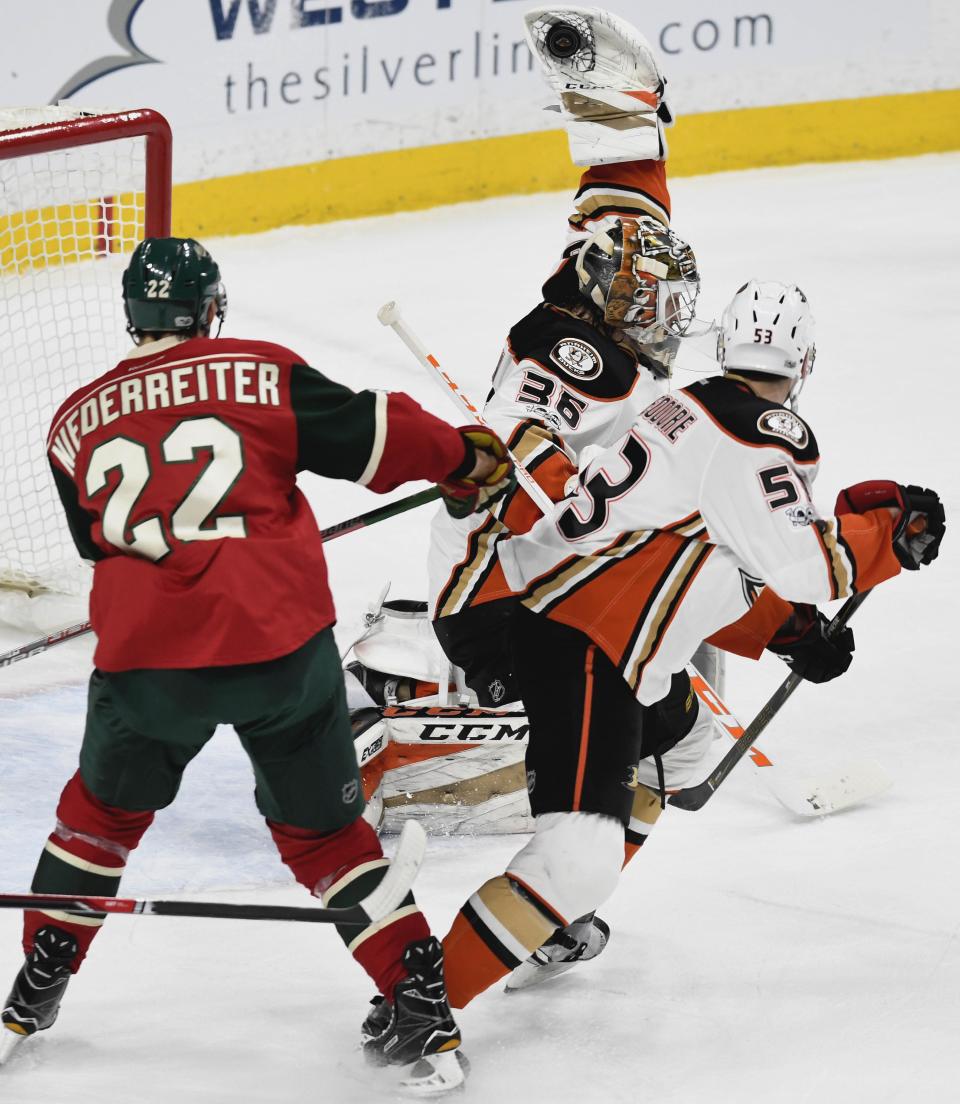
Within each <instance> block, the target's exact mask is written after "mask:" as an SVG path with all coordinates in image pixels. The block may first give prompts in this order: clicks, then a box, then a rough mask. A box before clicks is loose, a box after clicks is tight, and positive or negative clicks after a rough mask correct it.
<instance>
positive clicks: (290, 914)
mask: <svg viewBox="0 0 960 1104" xmlns="http://www.w3.org/2000/svg"><path fill="white" fill-rule="evenodd" d="M426 842H427V836H426V833H425V832H424V830H423V828H422V827H421V825H419V824H418V823H417V822H416V821H413V820H408V821H406V822H405V823H404V826H403V830H402V831H401V832H400V838H399V840H398V842H397V850H396V853H395V854H394V856H393V858H392V859H391V860H390V865H389V866H388V868H387V873H386V874H385V875H384V876H383V879H382V880H381V882H380V884H379V885H378V886H377V887H376V889H374V890H373V891H372V892H371V893H368V894H367V896H366V897H364V898H363V900H362V901H360V902H358V903H357V904H355V905H350V906H349V907H348V908H302V907H298V906H289V907H288V906H286V905H228V904H222V903H220V902H217V901H150V900H137V899H135V898H132V897H87V896H71V895H69V894H51V893H21V894H16V893H2V894H0V908H5V909H54V910H56V911H58V912H67V913H71V914H73V915H77V916H100V915H102V914H104V913H106V914H107V915H108V916H124V915H125V916H191V917H202V918H204V919H207V918H210V919H221V920H296V921H300V922H301V923H308V924H343V925H346V926H354V927H362V928H365V927H368V926H369V925H370V924H375V923H376V922H377V921H378V920H383V919H384V918H385V917H387V916H389V915H390V913H392V912H394V911H395V910H396V909H397V908H398V907H399V906H400V904H401V903H402V901H403V900H404V898H405V897H406V896H407V894H408V893H409V892H410V890H411V888H412V886H413V882H414V879H415V878H416V876H417V873H418V871H419V870H420V865H421V863H422V862H423V855H424V851H425V849H426Z"/></svg>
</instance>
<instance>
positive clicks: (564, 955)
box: [505, 913, 610, 993]
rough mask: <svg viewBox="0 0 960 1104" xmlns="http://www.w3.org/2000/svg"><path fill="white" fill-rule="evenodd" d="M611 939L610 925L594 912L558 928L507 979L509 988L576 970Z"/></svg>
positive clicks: (528, 986) (527, 987)
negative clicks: (575, 967)
mask: <svg viewBox="0 0 960 1104" xmlns="http://www.w3.org/2000/svg"><path fill="white" fill-rule="evenodd" d="M609 939H610V928H609V927H608V925H607V924H606V923H604V921H603V920H601V919H600V917H599V916H595V915H594V914H593V913H590V914H589V915H588V916H582V917H581V918H580V919H579V920H574V922H573V923H572V924H569V925H568V926H567V927H565V928H561V929H559V930H558V931H555V932H554V933H553V935H552V936H551V937H550V938H549V939H548V940H547V942H546V943H544V945H543V946H542V947H539V948H538V949H537V950H535V951H534V952H533V954H532V955H531V956H530V957H529V958H528V959H527V960H526V962H521V963H520V965H519V966H518V967H517V968H516V969H515V970H514V971H513V973H512V974H511V975H510V977H508V978H507V984H506V987H505V991H506V992H507V993H515V992H517V990H519V989H529V988H530V986H531V985H539V984H540V983H541V982H544V981H549V980H550V979H551V978H555V977H559V976H560V974H564V973H566V972H567V970H571V969H573V967H574V966H576V965H577V963H578V962H587V961H588V960H589V959H591V958H596V957H597V955H598V954H600V952H601V951H602V950H603V948H604V947H606V945H607V942H608V940H609Z"/></svg>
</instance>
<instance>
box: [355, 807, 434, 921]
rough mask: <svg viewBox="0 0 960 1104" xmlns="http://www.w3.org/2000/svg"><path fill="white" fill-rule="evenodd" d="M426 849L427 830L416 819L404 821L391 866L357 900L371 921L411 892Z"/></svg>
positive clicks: (386, 912) (393, 907)
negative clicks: (379, 879) (365, 893)
mask: <svg viewBox="0 0 960 1104" xmlns="http://www.w3.org/2000/svg"><path fill="white" fill-rule="evenodd" d="M426 850H427V833H426V832H425V831H424V830H423V826H422V825H421V824H418V823H417V821H415V820H407V821H405V822H404V825H403V828H402V829H401V831H400V839H399V840H398V841H397V850H396V852H395V853H394V856H393V858H392V859H391V860H390V868H389V870H387V873H386V875H385V876H384V878H383V880H382V881H381V882H380V884H379V885H378V886H377V888H376V889H375V890H374V891H373V892H372V893H370V894H368V895H367V896H366V897H364V899H363V900H362V901H361V902H360V906H359V907H360V908H361V909H363V911H364V912H365V913H366V914H367V916H368V917H369V918H370V919H371V920H372V921H377V920H382V919H383V918H384V917H385V916H389V915H390V913H391V912H393V911H395V910H396V909H397V908H398V907H399V906H400V903H401V902H402V901H403V899H404V898H405V897H406V896H407V894H408V893H409V892H410V890H411V888H412V886H413V883H414V880H415V879H416V877H417V873H418V872H419V870H420V866H421V864H422V863H423V856H424V854H425V852H426Z"/></svg>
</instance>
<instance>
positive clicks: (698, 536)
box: [444, 281, 945, 1008]
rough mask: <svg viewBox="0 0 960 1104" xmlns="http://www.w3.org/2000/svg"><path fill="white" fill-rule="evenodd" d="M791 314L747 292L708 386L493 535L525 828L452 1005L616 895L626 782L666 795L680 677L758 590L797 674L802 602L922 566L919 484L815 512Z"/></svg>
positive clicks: (814, 620) (929, 539) (456, 951)
mask: <svg viewBox="0 0 960 1104" xmlns="http://www.w3.org/2000/svg"><path fill="white" fill-rule="evenodd" d="M803 306H804V303H803V299H802V294H801V293H800V292H799V290H798V289H796V288H791V287H787V286H785V285H771V284H759V283H757V282H755V281H751V282H750V283H749V284H746V285H744V287H743V288H741V290H740V291H739V292H738V294H737V296H735V298H734V300H733V302H732V303H731V305H730V307H729V308H728V310H727V312H726V313H725V316H724V323H723V330H722V334H721V339H720V358H721V365H722V368H723V374H722V375H721V376H717V377H711V378H709V379H705V380H701V381H699V382H697V383H695V384H693V385H691V386H690V387H686V388H683V389H682V390H680V391H676V392H673V393H671V394H670V395H667V396H663V397H661V398H658V399H656V400H654V401H653V402H652V403H651V404H650V405H649V406H648V407H647V408H646V409H645V410H644V411H642V412H641V414H640V416H639V417H638V418H637V420H636V422H635V424H634V425H633V426H632V427H631V429H630V430H629V432H627V433H626V434H624V436H623V437H622V438H621V439H620V441H618V442H617V443H616V444H615V445H614V446H612V447H611V448H609V449H607V450H605V451H604V452H603V453H601V454H600V455H599V456H598V457H597V458H596V459H595V460H593V461H592V462H591V463H590V464H589V465H588V466H587V467H586V469H585V470H584V471H583V472H582V473H581V475H580V477H579V482H578V486H577V490H576V493H575V494H574V495H573V496H572V497H570V498H569V499H568V500H567V501H566V502H565V503H564V504H563V505H562V506H561V507H560V508H559V509H558V510H557V511H556V512H555V513H554V514H552V515H551V516H549V517H544V518H543V519H541V520H540V521H539V522H538V523H537V524H536V525H534V527H533V528H532V529H531V530H530V531H529V532H528V533H527V534H522V535H515V536H503V537H501V538H500V540H499V542H498V552H499V562H500V567H501V570H502V571H503V573H504V576H505V582H506V583H507V585H509V586H510V587H511V588H512V589H513V590H514V591H516V592H517V593H518V594H519V595H520V596H521V597H520V603H519V607H518V610H517V613H516V616H515V620H514V623H513V626H512V643H513V659H514V665H515V671H516V676H517V679H518V682H519V685H520V690H521V694H522V698H523V701H524V705H525V707H526V710H527V715H528V718H529V721H530V738H529V744H528V748H527V770H528V774H529V776H530V778H531V785H530V803H531V807H532V810H533V813H534V815H535V817H536V830H535V833H534V836H533V838H532V839H531V841H530V842H529V843H528V844H527V846H526V847H524V848H523V849H522V850H521V851H520V852H519V853H518V854H517V855H516V856H515V857H514V858H513V860H511V862H510V863H509V864H508V866H507V869H506V871H505V872H504V873H503V874H500V875H498V876H496V877H493V878H491V879H490V880H489V881H487V882H486V883H485V884H484V885H482V886H481V887H480V888H479V889H478V890H477V891H476V892H475V893H474V894H473V895H472V896H471V897H470V898H469V900H468V901H467V902H466V903H465V904H464V905H463V907H462V909H461V911H460V913H459V914H458V916H457V917H456V919H455V921H454V924H453V927H452V929H451V931H450V932H449V933H448V935H447V936H446V938H445V940H444V952H445V958H446V966H447V979H448V990H449V993H450V1000H451V1004H452V1005H453V1006H454V1007H458V1008H462V1007H463V1006H464V1005H465V1004H467V1003H468V1002H469V1001H470V1000H471V999H472V998H473V997H474V996H476V995H477V994H478V993H480V992H482V991H483V990H484V989H486V988H487V987H488V986H489V985H491V984H493V983H494V982H495V981H496V980H497V979H498V978H500V977H503V976H504V975H505V974H507V973H509V972H510V971H511V970H513V969H515V968H517V967H518V966H519V965H520V964H521V963H522V962H523V961H524V959H525V958H526V956H527V955H528V954H530V953H531V952H532V951H534V950H535V949H536V948H537V946H539V945H542V944H543V943H544V942H545V940H546V939H547V937H548V936H549V935H550V933H551V932H554V931H556V930H557V929H562V928H563V927H564V926H565V925H567V924H568V923H569V919H570V918H571V917H575V916H580V915H581V914H583V913H585V912H587V911H588V910H591V909H595V908H596V907H597V906H598V905H599V904H601V903H602V902H603V900H605V899H606V898H607V897H609V895H610V894H611V893H612V892H613V890H614V888H615V887H616V884H617V879H618V876H619V873H620V869H621V866H622V862H623V848H624V839H625V831H626V829H627V827H628V825H629V824H630V818H631V804H632V793H631V787H632V786H635V785H636V784H637V783H638V782H640V783H641V784H643V783H644V782H646V783H647V784H648V785H649V784H650V783H651V782H653V781H654V779H655V778H657V777H658V776H659V778H658V780H659V785H660V787H661V788H666V789H670V788H672V787H673V786H675V785H677V784H678V781H677V780H678V779H681V780H683V779H684V778H685V776H687V775H688V774H689V771H690V770H691V768H692V766H694V765H695V762H696V758H697V749H696V748H689V747H687V748H686V749H684V743H685V741H684V736H685V734H686V733H689V731H690V728H691V719H690V713H691V712H692V709H693V707H694V704H693V703H694V701H695V699H694V697H693V695H692V693H691V692H690V690H689V682H688V680H687V678H686V675H685V673H684V668H685V665H686V663H687V662H688V661H689V660H690V657H691V656H692V654H693V652H694V650H695V649H696V648H697V647H698V645H699V643H700V642H701V641H702V640H704V639H707V638H710V637H711V636H712V635H713V634H715V633H718V632H722V631H723V630H724V627H725V626H729V625H730V624H731V623H734V622H736V621H737V619H738V618H739V617H740V616H741V615H742V614H743V613H744V612H745V611H746V609H747V608H748V604H749V600H750V597H749V596H750V594H751V592H752V591H753V590H754V589H755V588H756V587H757V586H762V585H764V584H766V585H769V586H771V587H773V588H775V589H776V591H777V592H778V593H779V594H781V595H783V596H784V597H786V598H788V599H790V600H791V601H792V602H794V603H797V604H798V614H799V615H800V616H801V617H802V616H803V615H804V613H806V615H807V618H808V623H807V624H806V625H803V624H800V625H798V626H797V629H796V632H795V633H793V634H791V633H789V632H785V634H784V637H783V639H782V640H781V641H780V646H781V647H783V649H784V651H785V652H786V654H787V655H788V656H790V657H792V658H793V659H794V661H795V662H797V663H803V662H806V661H807V659H808V658H809V652H808V650H807V649H808V647H810V648H812V649H813V650H814V652H816V654H817V655H818V656H820V658H821V659H822V658H823V656H824V653H823V652H822V651H821V650H820V648H819V644H818V643H817V641H818V638H820V637H822V633H821V632H820V624H821V620H820V618H819V616H818V615H817V614H816V610H815V605H816V603H819V602H826V601H830V600H832V599H836V598H844V597H847V596H849V595H851V594H854V593H858V592H862V591H865V590H867V589H869V588H871V587H874V586H876V585H878V584H879V583H881V582H884V581H885V580H887V579H890V578H892V577H893V576H895V575H897V574H898V573H899V572H900V570H901V569H902V568H906V569H908V570H916V569H918V568H919V567H920V566H922V565H925V564H929V563H931V562H932V561H933V560H934V559H935V558H936V556H937V552H938V549H939V545H940V541H941V539H942V537H943V534H944V530H945V522H944V511H943V507H942V505H941V504H940V500H939V498H938V496H937V495H936V494H935V493H934V492H933V491H930V490H927V489H925V488H921V487H916V486H904V485H902V484H899V483H896V482H892V481H890V480H874V481H870V482H866V483H861V484H858V485H856V486H854V487H850V488H848V489H846V490H845V491H843V492H841V494H840V497H839V499H838V501H837V505H836V507H835V510H834V513H833V514H832V515H822V514H821V513H820V512H819V511H818V509H817V507H816V506H815V505H814V502H813V499H812V496H811V485H812V482H813V479H814V477H815V475H816V471H817V467H818V464H819V459H820V457H819V451H818V448H817V443H816V440H815V438H814V435H813V431H812V430H811V428H810V427H809V426H808V425H807V424H806V422H804V421H803V419H802V418H801V417H800V416H799V415H798V414H797V413H796V412H795V411H793V410H791V409H790V408H789V407H788V406H787V405H785V404H786V403H788V402H791V401H794V400H795V399H796V395H797V393H798V391H799V389H800V387H801V386H802V384H803V382H804V379H805V377H806V375H807V373H808V371H809V368H810V366H811V362H812V356H811V355H810V354H811V352H812V350H811V347H810V346H809V345H808V344H807V335H805V334H804V333H803V329H802V326H800V325H796V324H795V323H796V321H797V317H798V315H799V316H800V318H801V320H802V315H803V310H802V308H803ZM801 354H803V355H801ZM775 644H776V642H775ZM840 659H841V660H842V656H841V657H840ZM847 659H849V656H848V657H847ZM818 661H819V660H818ZM827 662H828V663H829V658H828V659H827ZM638 701H639V702H640V703H641V704H642V705H644V706H645V707H647V708H646V709H645V710H644V713H643V720H642V724H641V725H639V726H638V725H637V724H636V717H637V712H636V702H638ZM687 739H689V736H687ZM681 752H683V754H682V756H681V758H680V761H679V762H677V761H676V760H677V755H678V753H681ZM691 753H692V754H691ZM638 760H639V761H640V762H641V767H640V771H639V772H638V770H637V767H636V764H637V762H638ZM644 771H645V772H646V773H645V774H644V773H643V772H644ZM654 784H656V783H654Z"/></svg>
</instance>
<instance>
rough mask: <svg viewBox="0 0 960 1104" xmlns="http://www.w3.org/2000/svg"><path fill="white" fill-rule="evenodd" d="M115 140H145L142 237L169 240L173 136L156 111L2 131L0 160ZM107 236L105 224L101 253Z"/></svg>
mask: <svg viewBox="0 0 960 1104" xmlns="http://www.w3.org/2000/svg"><path fill="white" fill-rule="evenodd" d="M121 138H145V139H146V143H145V145H146V151H145V162H146V169H145V174H144V177H145V179H144V227H143V234H144V237H146V238H167V237H169V236H170V209H171V197H172V193H173V133H172V131H171V130H170V124H169V123H168V122H167V120H166V119H165V118H164V117H163V116H162V115H161V114H160V112H159V111H154V110H153V109H152V108H148V107H144V108H136V109H134V110H131V111H116V112H112V113H108V114H105V115H84V116H80V117H78V118H76V119H63V120H59V121H57V122H54V123H40V124H38V125H35V126H27V127H20V128H18V129H16V130H6V131H2V132H0V160H4V161H5V160H10V159H12V158H14V157H23V156H25V155H28V154H31V153H50V152H51V151H54V150H66V149H72V148H75V147H77V146H92V145H96V144H97V143H99V142H113V141H116V140H117V139H121ZM109 202H110V197H104V206H105V209H109ZM106 221H107V219H105V222H106ZM108 237H109V226H108V225H105V226H104V252H108V251H109V246H108V242H107V239H108Z"/></svg>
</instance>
